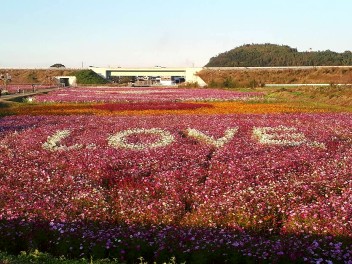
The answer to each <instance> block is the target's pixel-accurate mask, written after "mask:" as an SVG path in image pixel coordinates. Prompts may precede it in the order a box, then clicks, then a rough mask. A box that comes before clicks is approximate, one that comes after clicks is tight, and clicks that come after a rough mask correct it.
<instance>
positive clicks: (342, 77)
mask: <svg viewBox="0 0 352 264" xmlns="http://www.w3.org/2000/svg"><path fill="white" fill-rule="evenodd" d="M198 75H199V76H200V77H201V78H202V79H203V80H204V81H205V82H206V83H208V84H209V83H211V82H212V81H213V82H216V83H223V82H224V81H225V80H226V78H231V79H232V80H233V81H234V82H236V83H237V84H238V85H239V86H242V87H246V86H249V83H250V82H251V81H253V80H255V81H256V82H257V83H262V84H265V83H277V84H291V83H292V84H294V83H305V84H309V83H328V84H337V83H341V84H346V83H350V84H351V83H352V67H351V68H316V69H255V70H254V69H248V70H209V69H205V70H202V71H200V72H199V73H198Z"/></svg>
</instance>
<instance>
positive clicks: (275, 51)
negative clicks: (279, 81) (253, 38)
mask: <svg viewBox="0 0 352 264" xmlns="http://www.w3.org/2000/svg"><path fill="white" fill-rule="evenodd" d="M345 65H352V52H351V51H345V52H343V53H337V52H333V51H330V50H326V51H310V52H308V51H306V52H298V51H297V49H294V48H291V47H289V46H284V45H275V44H251V45H249V44H247V45H243V46H240V47H237V48H234V49H232V50H229V51H226V52H224V53H220V54H219V55H217V56H215V57H212V58H211V59H210V60H209V62H208V64H206V65H205V66H206V67H277V66H345Z"/></svg>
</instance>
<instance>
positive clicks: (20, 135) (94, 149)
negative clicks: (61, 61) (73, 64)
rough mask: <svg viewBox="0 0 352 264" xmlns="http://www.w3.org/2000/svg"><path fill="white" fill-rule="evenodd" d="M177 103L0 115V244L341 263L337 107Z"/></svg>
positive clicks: (349, 159) (346, 237)
mask: <svg viewBox="0 0 352 264" xmlns="http://www.w3.org/2000/svg"><path fill="white" fill-rule="evenodd" d="M90 89H93V88H90ZM129 89H131V88H129ZM129 91H133V90H129ZM135 91H136V94H138V93H137V92H138V91H143V90H135ZM193 93H195V92H194V91H193V90H190V98H194V97H193ZM203 93H205V91H203ZM48 96H50V94H49V95H48ZM53 96H54V95H53ZM138 96H139V95H138ZM246 96H248V95H246ZM204 97H206V96H204ZM146 98H148V97H146ZM211 98H214V97H213V96H212V97H211ZM219 98H220V97H219ZM138 100H139V99H138ZM138 100H137V101H138ZM224 100H225V99H224ZM152 101H153V102H154V103H151V105H153V109H154V108H155V107H157V103H156V102H155V101H154V99H153V100H152ZM163 102H164V103H162V104H161V105H162V107H161V108H163V107H164V106H165V101H163ZM145 103H148V102H147V101H146V102H145ZM204 104H207V101H206V100H205V103H204ZM139 106H140V105H139ZM188 106H189V111H188V113H186V114H177V115H176V114H175V115H173V114H169V112H166V113H165V114H158V115H154V114H144V115H134V114H132V113H131V114H130V115H128V114H125V115H123V116H116V115H115V116H108V115H87V114H86V115H69V114H68V115H60V116H57V115H14V116H6V117H2V118H1V119H0V177H1V182H0V197H1V200H0V236H1V237H2V238H3V239H2V240H1V241H0V249H5V250H8V251H12V252H15V251H20V250H28V249H31V248H39V249H40V250H44V251H47V252H50V253H52V254H55V255H65V256H68V257H74V258H79V257H89V256H94V257H110V258H116V259H118V260H120V261H127V262H133V261H136V260H137V258H138V257H140V256H143V257H144V258H145V259H147V260H149V261H164V260H165V259H168V258H169V257H170V256H176V259H177V260H179V261H182V260H186V261H189V262H192V260H193V261H195V260H196V259H199V258H201V257H203V258H206V259H207V260H208V261H209V262H211V261H212V258H213V261H215V260H217V261H220V262H225V261H229V262H231V261H232V262H235V263H236V261H241V260H242V261H254V262H268V263H272V262H285V261H286V262H285V263H287V262H289V263H294V262H306V263H352V246H351V241H352V220H351V219H352V145H351V143H352V131H351V127H352V118H351V117H352V115H351V114H350V113H328V112H325V113H301V112H294V113H272V112H270V114H268V113H259V114H247V113H242V114H241V113H237V114H206V113H205V114H194V113H192V111H193V110H194V109H195V108H194V106H193V105H191V104H190V105H187V104H186V105H184V106H182V107H184V108H185V109H186V108H187V107H188ZM233 106H234V107H235V106H236V104H235V103H234V104H233ZM109 107H110V108H114V107H115V108H116V109H115V110H116V111H120V110H121V109H120V108H119V107H120V106H119V104H116V106H113V105H112V104H111V105H110V104H109ZM173 107H174V106H173ZM205 107H206V106H205Z"/></svg>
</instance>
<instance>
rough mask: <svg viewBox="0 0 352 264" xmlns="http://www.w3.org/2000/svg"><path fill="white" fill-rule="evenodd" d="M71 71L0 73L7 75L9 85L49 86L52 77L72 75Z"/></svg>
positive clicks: (9, 70)
mask: <svg viewBox="0 0 352 264" xmlns="http://www.w3.org/2000/svg"><path fill="white" fill-rule="evenodd" d="M72 72H73V70H67V69H62V70H61V69H45V70H44V69H43V70H39V69H0V73H9V74H10V75H11V77H12V81H11V84H32V83H34V84H44V85H49V84H51V83H50V82H51V81H52V77H54V76H64V75H70V74H72Z"/></svg>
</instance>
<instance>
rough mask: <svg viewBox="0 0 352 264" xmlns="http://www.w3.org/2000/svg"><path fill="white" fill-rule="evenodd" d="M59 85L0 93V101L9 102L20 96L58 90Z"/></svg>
mask: <svg viewBox="0 0 352 264" xmlns="http://www.w3.org/2000/svg"><path fill="white" fill-rule="evenodd" d="M58 89H59V87H56V88H48V89H40V90H37V91H35V92H23V93H15V94H8V95H1V96H0V102H5V101H6V102H11V101H13V100H14V99H17V98H21V97H28V96H34V95H37V94H43V93H48V92H51V91H55V90H58Z"/></svg>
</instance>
